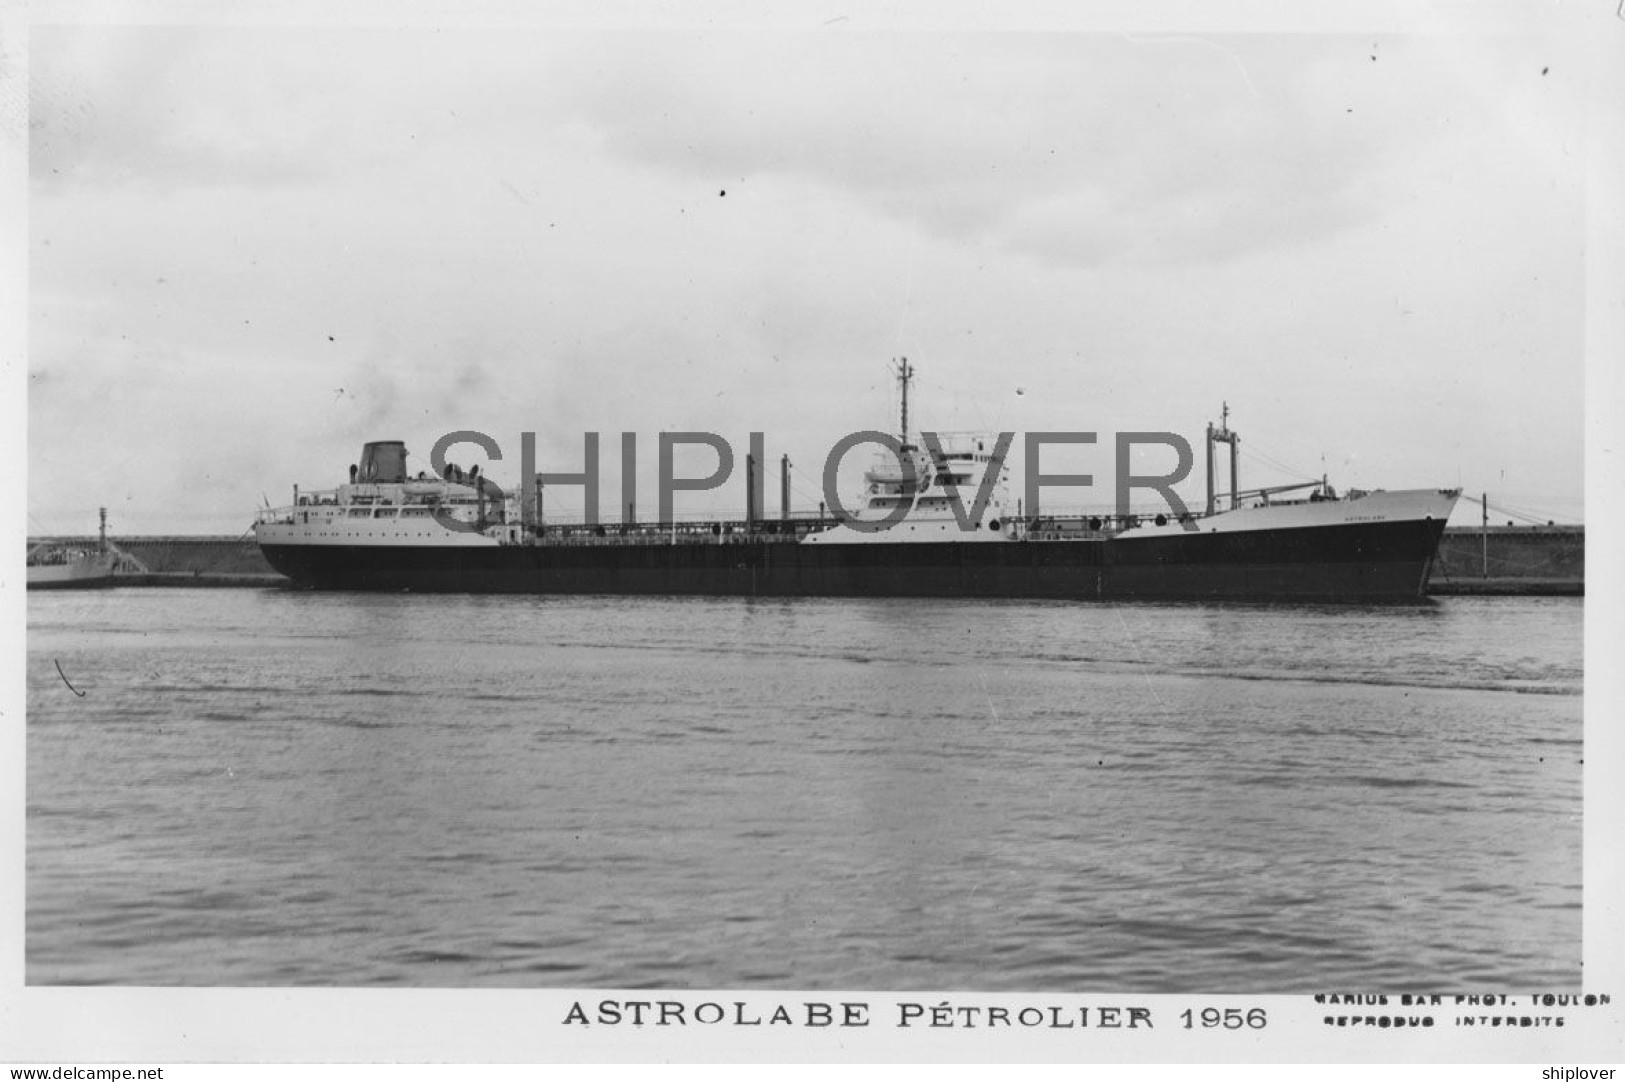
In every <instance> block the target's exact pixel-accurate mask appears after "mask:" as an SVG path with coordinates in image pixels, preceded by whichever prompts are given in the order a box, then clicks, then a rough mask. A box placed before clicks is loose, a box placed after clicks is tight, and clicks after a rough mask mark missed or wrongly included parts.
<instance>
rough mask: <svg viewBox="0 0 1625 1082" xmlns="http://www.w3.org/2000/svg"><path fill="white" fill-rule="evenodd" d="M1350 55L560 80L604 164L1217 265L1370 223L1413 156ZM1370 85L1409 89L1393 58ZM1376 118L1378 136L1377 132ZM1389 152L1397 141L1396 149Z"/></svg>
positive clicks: (998, 49)
mask: <svg viewBox="0 0 1625 1082" xmlns="http://www.w3.org/2000/svg"><path fill="white" fill-rule="evenodd" d="M1370 49H1371V44H1370V43H1369V42H1368V41H1365V40H1364V39H1353V38H1348V39H1344V38H1333V39H1312V40H1311V42H1310V43H1309V44H1303V43H1301V42H1298V41H1282V40H1280V39H1270V40H1259V39H1223V44H1215V43H1214V42H1210V41H1204V40H1201V39H1179V40H1173V41H1157V40H1141V41H1132V40H1127V39H1122V38H1114V37H1102V36H1094V35H1047V36H1039V37H1021V36H1008V37H1006V36H994V37H962V36H946V35H944V36H932V35H908V36H906V37H904V36H888V35H872V36H868V37H861V38H852V37H839V36H830V35H811V34H803V35H794V36H791V35H785V36H768V35H755V36H753V37H752V38H751V39H750V42H749V46H748V48H747V47H742V43H741V42H740V41H739V40H737V39H734V38H730V37H727V36H723V35H718V36H708V37H695V38H692V39H685V40H683V41H681V42H673V41H672V40H670V39H669V38H668V37H658V38H644V39H638V40H637V41H636V42H635V43H634V47H632V48H628V49H625V50H620V51H618V52H617V54H616V57H617V63H616V64H615V66H614V69H613V77H606V72H605V68H604V65H603V64H602V62H601V54H592V55H593V57H594V61H593V62H592V63H589V62H588V61H586V60H583V61H581V62H580V63H579V66H578V67H577V69H576V71H575V80H576V84H575V86H574V92H573V94H572V97H573V99H574V100H575V101H576V103H577V106H578V108H580V109H581V110H582V112H583V114H584V115H585V116H586V117H587V118H588V119H589V120H590V121H591V122H592V123H593V124H594V125H595V126H596V128H597V129H598V130H599V131H600V133H601V138H602V141H603V146H604V148H605V150H606V151H607V152H608V153H610V154H612V155H615V156H618V157H621V158H623V159H625V160H628V161H634V162H638V163H641V164H652V165H657V166H659V167H661V168H664V169H667V170H671V171H674V172H679V173H683V174H686V175H690V176H694V177H697V178H698V177H703V178H705V179H707V180H708V181H710V182H712V183H715V184H719V185H726V184H728V183H737V182H741V181H742V182H744V183H746V184H757V183H762V182H763V181H764V180H767V179H768V178H774V177H777V178H790V179H794V180H801V181H806V182H810V183H811V184H812V185H814V186H815V187H816V188H818V189H821V190H822V191H824V192H825V193H828V195H829V196H830V197H848V198H856V199H858V200H861V201H862V202H863V203H865V204H866V205H868V206H869V207H870V208H871V209H872V210H875V211H878V212H880V213H882V214H884V215H886V216H888V217H890V218H893V219H898V220H902V221H918V222H920V223H922V224H923V225H924V226H925V227H926V228H928V229H930V230H932V231H933V232H934V233H935V234H936V235H938V236H941V237H943V238H946V239H950V240H953V241H956V242H977V241H984V240H991V241H993V242H995V243H998V244H999V245H1001V246H1003V247H1005V248H1007V249H1010V250H1013V251H1017V252H1021V253H1024V254H1027V255H1029V256H1032V257H1034V258H1037V259H1040V260H1042V261H1045V262H1060V263H1063V264H1070V265H1100V264H1109V263H1113V262H1117V261H1121V260H1126V261H1130V262H1150V263H1161V262H1186V261H1189V260H1191V259H1193V258H1195V259H1205V260H1223V259H1228V258H1234V257H1237V256H1240V255H1243V254H1246V253H1248V252H1252V251H1256V250H1259V249H1263V248H1269V247H1275V246H1279V245H1282V244H1289V243H1290V244H1305V243H1311V242H1313V241H1314V240H1315V239H1317V238H1319V237H1322V236H1325V235H1328V234H1331V233H1335V232H1337V231H1339V230H1342V229H1344V228H1347V227H1349V226H1350V225H1351V224H1354V223H1356V222H1358V221H1361V220H1363V219H1365V218H1368V217H1369V216H1371V215H1372V214H1373V213H1374V212H1375V210H1376V209H1377V206H1376V203H1375V201H1374V199H1373V195H1372V192H1371V191H1370V190H1369V189H1368V188H1367V187H1365V185H1364V181H1365V180H1366V178H1368V177H1370V176H1372V175H1374V174H1377V173H1379V172H1380V171H1381V170H1382V169H1383V168H1385V167H1386V166H1388V165H1389V164H1390V162H1391V161H1392V160H1393V156H1394V155H1403V154H1405V153H1406V152H1407V150H1408V149H1409V147H1408V144H1410V143H1411V142H1413V141H1416V140H1420V139H1421V138H1422V137H1423V134H1422V132H1421V131H1420V130H1413V129H1419V119H1420V118H1417V119H1412V120H1410V121H1407V122H1406V123H1405V124H1403V125H1400V127H1399V129H1398V131H1397V132H1396V130H1395V127H1394V125H1392V124H1384V125H1382V126H1378V125H1374V124H1372V123H1370V122H1369V121H1366V122H1353V121H1351V119H1350V118H1351V117H1352V116H1353V113H1352V110H1353V108H1354V103H1358V104H1360V105H1361V106H1362V108H1363V107H1365V106H1367V105H1368V104H1370V105H1371V107H1372V108H1381V109H1383V110H1384V111H1385V112H1390V111H1391V110H1392V109H1393V108H1395V107H1396V106H1397V103H1399V102H1400V101H1401V99H1402V98H1403V94H1402V93H1390V94H1388V95H1387V96H1386V97H1385V98H1383V99H1382V100H1381V101H1374V100H1373V99H1372V95H1371V93H1370V91H1369V90H1368V89H1367V88H1365V87H1364V86H1363V85H1362V83H1361V82H1360V79H1361V78H1363V77H1366V76H1367V74H1368V73H1366V72H1365V71H1364V70H1363V69H1362V68H1361V67H1360V66H1359V64H1360V63H1364V62H1365V61H1366V56H1367V53H1368V52H1369V50H1370ZM1387 52H1388V54H1389V55H1388V57H1387V64H1388V67H1387V69H1385V75H1384V78H1386V79H1388V80H1389V81H1390V82H1391V83H1392V82H1394V81H1401V82H1402V81H1404V80H1406V79H1407V78H1415V72H1411V73H1410V75H1409V76H1407V75H1406V74H1404V70H1403V69H1404V66H1405V62H1404V60H1403V59H1402V55H1403V50H1401V49H1400V48H1399V47H1397V46H1389V47H1388V50H1387ZM1386 119H1389V120H1391V119H1392V117H1391V116H1389V117H1387V118H1386ZM1396 134H1397V136H1398V142H1397V143H1396V139H1395V137H1396Z"/></svg>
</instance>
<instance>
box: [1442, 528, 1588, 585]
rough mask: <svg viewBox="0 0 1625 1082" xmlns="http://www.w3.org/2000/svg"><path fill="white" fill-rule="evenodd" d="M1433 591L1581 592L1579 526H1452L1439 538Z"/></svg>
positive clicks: (1582, 563) (1582, 564) (1581, 532)
mask: <svg viewBox="0 0 1625 1082" xmlns="http://www.w3.org/2000/svg"><path fill="white" fill-rule="evenodd" d="M1428 592H1429V593H1432V594H1575V595H1578V594H1583V593H1585V527H1584V526H1491V527H1489V528H1488V529H1487V530H1486V529H1484V528H1481V527H1477V526H1464V527H1452V528H1450V529H1447V530H1446V531H1445V533H1444V538H1443V540H1441V541H1440V542H1439V556H1438V559H1437V560H1435V561H1434V565H1433V574H1432V577H1431V578H1430V579H1429V581H1428Z"/></svg>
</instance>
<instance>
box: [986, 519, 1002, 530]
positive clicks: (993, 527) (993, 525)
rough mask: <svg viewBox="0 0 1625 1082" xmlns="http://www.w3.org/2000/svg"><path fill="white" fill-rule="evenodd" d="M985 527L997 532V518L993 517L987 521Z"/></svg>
mask: <svg viewBox="0 0 1625 1082" xmlns="http://www.w3.org/2000/svg"><path fill="white" fill-rule="evenodd" d="M987 528H988V529H990V530H992V531H993V532H994V533H997V532H998V531H999V520H998V519H994V520H993V521H992V522H989V523H988V524H987Z"/></svg>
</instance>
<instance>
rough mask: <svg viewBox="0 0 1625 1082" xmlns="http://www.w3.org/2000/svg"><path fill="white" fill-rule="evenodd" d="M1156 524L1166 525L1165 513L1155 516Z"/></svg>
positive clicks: (1166, 517)
mask: <svg viewBox="0 0 1625 1082" xmlns="http://www.w3.org/2000/svg"><path fill="white" fill-rule="evenodd" d="M1157 525H1158V526H1166V525H1168V516H1167V515H1158V516H1157Z"/></svg>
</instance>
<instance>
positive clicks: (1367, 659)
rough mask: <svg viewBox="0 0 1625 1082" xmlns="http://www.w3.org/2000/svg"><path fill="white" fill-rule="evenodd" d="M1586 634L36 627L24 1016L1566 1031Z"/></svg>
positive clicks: (247, 607)
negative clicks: (994, 1021) (1339, 1004)
mask: <svg viewBox="0 0 1625 1082" xmlns="http://www.w3.org/2000/svg"><path fill="white" fill-rule="evenodd" d="M1582 606H1583V602H1581V601H1580V600H1578V599H1570V598H1473V597H1459V598H1444V599H1439V600H1437V601H1434V602H1431V603H1428V604H1424V605H1417V606H1403V607H1388V606H1383V607H1367V606H1354V605H1349V606H1328V607H1308V606H1301V605H1300V606H1267V605H1259V606H1250V605H1234V604H1226V605H1203V604H1102V603H1083V604H1073V603H1062V602H1055V603H1035V602H1031V601H1020V602H999V601H980V600H979V601H954V600H913V599H874V600H864V599H857V600H850V599H849V600H832V599H804V600H752V599H696V598H664V597H637V598H624V597H473V596H425V595H415V594H392V595H375V594H346V593H326V594H324V593H311V592H300V591H294V590H281V589H213V590H210V589H168V588H165V589H159V588H145V589H143V588H117V589H111V590H105V591H90V592H82V593H55V594H31V595H29V597H28V599H27V608H28V622H27V721H26V728H27V738H26V746H27V797H26V831H27V833H26V928H25V979H26V981H27V983H28V984H30V985H140V986H151V985H160V986H175V985H184V986H226V985H230V986H340V987H356V986H402V987H413V988H479V987H528V988H613V989H644V988H667V989H805V990H818V989H828V990H873V991H887V990H893V991H908V990H939V991H961V990H963V991H988V992H1014V991H1046V992H1069V993H1092V992H1122V991H1129V992H1144V993H1180V992H1182V993H1198V992H1200V993H1268V992H1323V991H1333V992H1348V991H1380V990H1389V989H1403V990H1406V991H1411V992H1416V991H1424V990H1438V991H1460V990H1462V989H1490V990H1506V989H1514V990H1516V989H1527V988H1531V987H1535V988H1546V987H1559V988H1562V987H1572V986H1577V985H1578V984H1579V981H1580V972H1581V970H1580V965H1581V878H1582V876H1581V872H1582V866H1581V828H1582V801H1581V771H1582V765H1581V764H1582V759H1583V757H1584V754H1585V751H1584V746H1583V743H1582V718H1581V704H1582V694H1581V692H1582Z"/></svg>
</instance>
